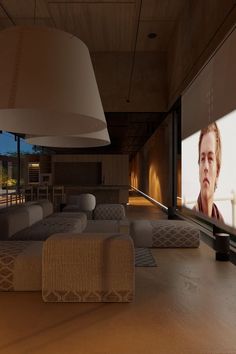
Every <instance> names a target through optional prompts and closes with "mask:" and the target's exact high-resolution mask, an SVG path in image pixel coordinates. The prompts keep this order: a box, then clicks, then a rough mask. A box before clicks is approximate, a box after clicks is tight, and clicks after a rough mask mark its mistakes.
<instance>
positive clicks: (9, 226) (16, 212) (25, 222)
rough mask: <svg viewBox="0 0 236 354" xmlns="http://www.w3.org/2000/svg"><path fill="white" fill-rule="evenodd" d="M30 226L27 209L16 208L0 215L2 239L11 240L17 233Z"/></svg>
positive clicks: (0, 236) (0, 234)
mask: <svg viewBox="0 0 236 354" xmlns="http://www.w3.org/2000/svg"><path fill="white" fill-rule="evenodd" d="M28 226H29V213H28V211H27V208H15V209H12V210H10V211H9V212H7V211H6V212H5V213H2V214H0V238H1V239H9V238H11V237H12V236H13V235H14V234H15V233H16V232H18V231H21V230H23V229H25V228H26V227H28Z"/></svg>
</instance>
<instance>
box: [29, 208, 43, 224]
mask: <svg viewBox="0 0 236 354" xmlns="http://www.w3.org/2000/svg"><path fill="white" fill-rule="evenodd" d="M26 208H27V211H28V214H29V226H31V225H33V224H35V223H36V222H38V221H40V220H42V219H43V209H42V207H41V206H40V205H37V204H31V205H29V206H27V207H26Z"/></svg>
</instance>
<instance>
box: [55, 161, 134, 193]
mask: <svg viewBox="0 0 236 354" xmlns="http://www.w3.org/2000/svg"><path fill="white" fill-rule="evenodd" d="M55 162H101V163H102V184H104V185H108V186H112V185H119V186H122V185H124V186H125V185H126V186H127V185H128V184H129V169H128V155H54V156H52V173H53V181H54V172H55V171H54V163H55Z"/></svg>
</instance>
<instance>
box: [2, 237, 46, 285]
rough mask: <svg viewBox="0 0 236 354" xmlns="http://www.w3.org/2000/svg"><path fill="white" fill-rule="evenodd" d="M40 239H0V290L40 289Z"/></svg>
mask: <svg viewBox="0 0 236 354" xmlns="http://www.w3.org/2000/svg"><path fill="white" fill-rule="evenodd" d="M42 248H43V242H40V241H38V242H37V241H0V291H39V290H41V289H42Z"/></svg>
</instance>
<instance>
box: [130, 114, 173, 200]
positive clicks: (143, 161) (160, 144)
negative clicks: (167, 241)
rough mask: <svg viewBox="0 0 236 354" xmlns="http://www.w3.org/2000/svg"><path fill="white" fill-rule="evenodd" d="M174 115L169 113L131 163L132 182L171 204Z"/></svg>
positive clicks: (145, 191) (153, 196) (146, 192)
mask: <svg viewBox="0 0 236 354" xmlns="http://www.w3.org/2000/svg"><path fill="white" fill-rule="evenodd" d="M171 158H172V117H171V115H168V116H167V117H166V119H165V120H164V121H163V122H162V124H161V125H160V126H159V127H158V128H157V130H156V131H155V133H154V134H153V135H152V136H151V138H150V139H149V140H148V141H147V142H146V144H145V145H144V146H143V147H142V149H141V150H140V151H139V152H138V153H137V154H136V155H135V157H134V158H133V159H132V161H131V163H130V179H131V181H130V184H131V186H134V187H136V188H138V189H139V190H141V191H142V192H143V193H145V194H147V195H149V196H150V197H152V198H154V199H155V200H157V201H158V202H160V203H162V204H164V205H166V206H168V205H171V193H172V188H171V186H172V170H171V165H172V164H171Z"/></svg>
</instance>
